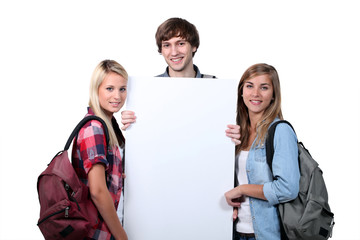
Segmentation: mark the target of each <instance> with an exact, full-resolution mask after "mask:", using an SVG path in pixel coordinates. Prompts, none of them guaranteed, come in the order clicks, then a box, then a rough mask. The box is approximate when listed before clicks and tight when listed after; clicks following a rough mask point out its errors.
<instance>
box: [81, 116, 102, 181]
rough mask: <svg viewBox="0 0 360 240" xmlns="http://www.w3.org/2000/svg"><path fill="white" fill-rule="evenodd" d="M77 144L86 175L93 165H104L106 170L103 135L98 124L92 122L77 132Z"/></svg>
mask: <svg viewBox="0 0 360 240" xmlns="http://www.w3.org/2000/svg"><path fill="white" fill-rule="evenodd" d="M78 144H79V146H80V155H81V159H82V160H83V164H84V170H85V172H86V174H88V173H89V171H90V169H91V167H92V166H93V165H94V164H99V163H100V164H104V166H105V168H106V169H107V168H108V166H109V162H108V161H107V159H106V152H105V151H106V140H105V134H104V131H103V129H102V127H101V125H100V123H98V122H97V121H96V120H93V121H91V122H90V125H88V126H86V127H84V128H82V129H81V130H80V132H79V136H78Z"/></svg>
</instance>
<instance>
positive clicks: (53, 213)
mask: <svg viewBox="0 0 360 240" xmlns="http://www.w3.org/2000/svg"><path fill="white" fill-rule="evenodd" d="M84 211H86V209H84ZM37 225H38V226H39V228H40V230H41V232H42V234H43V235H44V237H45V239H82V238H83V237H85V236H86V234H87V233H88V231H89V229H90V228H91V224H90V223H89V222H88V220H87V219H86V216H84V214H83V213H82V212H81V211H80V208H79V207H78V206H77V204H76V203H75V202H71V201H69V200H67V199H64V200H62V201H60V202H58V203H56V204H54V205H53V206H52V207H50V208H49V209H48V210H47V211H46V212H44V213H43V214H42V215H41V216H40V219H39V221H38V224H37Z"/></svg>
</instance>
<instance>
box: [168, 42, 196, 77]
mask: <svg viewBox="0 0 360 240" xmlns="http://www.w3.org/2000/svg"><path fill="white" fill-rule="evenodd" d="M195 51H196V47H192V46H191V45H190V43H189V42H188V41H186V40H184V39H182V38H180V37H173V38H171V39H169V40H166V41H162V47H161V55H163V57H164V59H165V61H166V63H167V64H168V65H169V71H170V75H171V73H175V74H173V75H176V74H178V73H179V72H183V71H190V70H192V69H193V61H192V55H193V52H195Z"/></svg>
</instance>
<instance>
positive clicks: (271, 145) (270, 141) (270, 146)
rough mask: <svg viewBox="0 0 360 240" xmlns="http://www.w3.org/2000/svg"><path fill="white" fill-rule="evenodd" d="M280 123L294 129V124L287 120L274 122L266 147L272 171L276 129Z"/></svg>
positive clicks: (269, 131) (267, 158)
mask: <svg viewBox="0 0 360 240" xmlns="http://www.w3.org/2000/svg"><path fill="white" fill-rule="evenodd" d="M280 123H286V124H288V125H289V126H290V127H291V128H292V129H293V130H294V128H293V126H292V125H291V124H290V123H289V122H288V121H286V120H280V121H277V122H274V123H273V124H272V125H271V126H270V128H269V130H268V134H267V137H266V141H265V149H266V161H267V163H268V165H269V167H270V170H271V172H272V161H273V157H274V135H275V129H276V126H277V125H278V124H280ZM294 132H295V130H294Z"/></svg>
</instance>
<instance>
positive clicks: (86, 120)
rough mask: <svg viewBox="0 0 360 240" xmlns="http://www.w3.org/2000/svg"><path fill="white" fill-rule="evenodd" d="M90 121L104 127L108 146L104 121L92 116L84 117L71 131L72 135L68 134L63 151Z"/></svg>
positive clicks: (107, 140)
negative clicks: (97, 122) (94, 121)
mask: <svg viewBox="0 0 360 240" xmlns="http://www.w3.org/2000/svg"><path fill="white" fill-rule="evenodd" d="M91 120H97V121H99V122H100V123H101V124H102V125H103V127H104V133H105V139H106V146H109V139H110V137H109V131H108V129H107V126H106V124H105V122H104V120H102V119H101V118H100V117H98V116H94V115H90V116H87V117H84V118H83V119H82V120H81V121H80V122H79V123H78V124H77V125H76V127H75V128H74V130H73V131H72V133H71V134H70V137H69V139H68V140H67V142H66V144H65V147H64V151H67V150H68V149H69V147H70V145H71V142H72V140H73V139H74V137H75V136H76V135H77V134H78V133H79V131H80V129H81V128H82V127H83V126H84V125H85V124H86V123H87V122H89V121H91Z"/></svg>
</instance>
